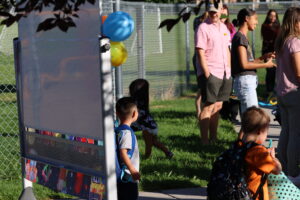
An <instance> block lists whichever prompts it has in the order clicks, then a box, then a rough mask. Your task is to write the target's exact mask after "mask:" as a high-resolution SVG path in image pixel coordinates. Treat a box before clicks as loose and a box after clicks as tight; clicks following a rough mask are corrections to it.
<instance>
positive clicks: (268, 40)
mask: <svg viewBox="0 0 300 200" xmlns="http://www.w3.org/2000/svg"><path fill="white" fill-rule="evenodd" d="M279 30H280V23H279V19H278V14H277V12H276V11H275V10H273V9H271V10H269V11H268V14H267V16H266V19H265V21H264V23H263V24H262V25H261V37H262V39H263V43H262V50H261V52H262V55H264V54H266V53H270V52H274V45H275V40H276V37H277V35H278V33H279ZM266 70H267V73H266V90H267V93H268V94H267V95H268V96H269V95H270V94H271V93H272V92H273V90H274V86H275V74H276V67H272V68H267V69H266Z"/></svg>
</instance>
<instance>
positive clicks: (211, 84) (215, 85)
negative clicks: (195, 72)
mask: <svg viewBox="0 0 300 200" xmlns="http://www.w3.org/2000/svg"><path fill="white" fill-rule="evenodd" d="M199 82H200V86H201V95H202V102H204V103H215V102H218V101H228V99H229V96H230V94H231V90H232V78H231V77H230V78H229V79H226V77H224V78H223V79H219V78H217V77H215V76H214V75H212V74H210V76H209V77H208V78H206V77H205V76H204V75H201V76H200V77H199Z"/></svg>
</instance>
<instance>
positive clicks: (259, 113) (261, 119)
mask: <svg viewBox="0 0 300 200" xmlns="http://www.w3.org/2000/svg"><path fill="white" fill-rule="evenodd" d="M269 124H270V117H269V115H268V114H267V113H266V112H265V111H263V110H262V109H260V108H257V107H255V106H252V107H250V108H248V109H247V110H246V111H245V112H244V113H243V115H242V131H243V133H244V134H247V133H258V132H259V131H261V130H264V129H266V128H268V127H269Z"/></svg>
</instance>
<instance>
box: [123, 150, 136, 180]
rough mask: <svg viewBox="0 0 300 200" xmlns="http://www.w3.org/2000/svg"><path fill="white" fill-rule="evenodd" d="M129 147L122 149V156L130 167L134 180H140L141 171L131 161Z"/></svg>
mask: <svg viewBox="0 0 300 200" xmlns="http://www.w3.org/2000/svg"><path fill="white" fill-rule="evenodd" d="M127 152H128V149H120V156H121V159H122V160H123V162H124V163H125V165H126V166H127V168H128V169H129V171H130V173H131V176H132V178H133V180H140V178H141V175H140V173H139V172H138V171H137V170H136V169H135V168H134V166H133V165H132V163H131V160H130V158H129V157H128V155H127Z"/></svg>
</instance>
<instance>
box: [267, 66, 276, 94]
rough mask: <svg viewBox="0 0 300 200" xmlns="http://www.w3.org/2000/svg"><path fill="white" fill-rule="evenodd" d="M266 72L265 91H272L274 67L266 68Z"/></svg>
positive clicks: (274, 74)
mask: <svg viewBox="0 0 300 200" xmlns="http://www.w3.org/2000/svg"><path fill="white" fill-rule="evenodd" d="M266 70H267V73H266V89H267V92H268V93H270V92H273V90H274V86H275V76H276V67H272V68H267V69H266Z"/></svg>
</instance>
